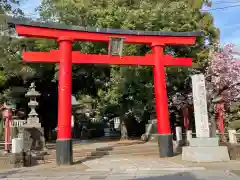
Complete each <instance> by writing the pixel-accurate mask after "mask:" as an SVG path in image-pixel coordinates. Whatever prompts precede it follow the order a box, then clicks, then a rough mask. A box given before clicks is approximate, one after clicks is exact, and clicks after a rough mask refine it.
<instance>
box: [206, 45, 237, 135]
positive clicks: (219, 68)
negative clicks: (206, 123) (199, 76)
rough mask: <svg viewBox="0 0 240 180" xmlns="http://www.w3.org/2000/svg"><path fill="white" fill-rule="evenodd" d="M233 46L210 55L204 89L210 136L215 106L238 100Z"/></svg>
mask: <svg viewBox="0 0 240 180" xmlns="http://www.w3.org/2000/svg"><path fill="white" fill-rule="evenodd" d="M233 48H234V45H233V44H228V45H226V46H224V48H222V49H220V50H219V51H215V52H213V53H211V54H210V62H209V66H208V68H207V70H206V87H207V91H208V106H209V115H210V123H211V133H212V135H214V134H215V132H216V125H215V124H216V121H215V120H216V116H217V115H216V104H219V103H221V102H222V103H224V104H225V105H228V106H231V104H232V103H233V102H236V101H239V100H240V78H239V77H240V63H239V62H238V60H237V59H236V58H234V56H233V51H232V50H233Z"/></svg>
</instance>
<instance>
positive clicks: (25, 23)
mask: <svg viewBox="0 0 240 180" xmlns="http://www.w3.org/2000/svg"><path fill="white" fill-rule="evenodd" d="M7 23H8V24H9V26H11V27H14V26H15V25H23V26H32V27H42V28H49V29H59V30H71V31H80V32H96V33H105V34H125V35H139V36H179V37H181V36H182V37H184V36H185V37H187V36H201V35H202V32H161V31H138V30H126V29H110V28H93V27H81V26H69V25H66V24H57V23H43V22H38V21H30V20H28V19H24V18H12V17H8V18H7Z"/></svg>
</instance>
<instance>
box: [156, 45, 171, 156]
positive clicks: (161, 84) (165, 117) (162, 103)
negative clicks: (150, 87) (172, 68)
mask: <svg viewBox="0 0 240 180" xmlns="http://www.w3.org/2000/svg"><path fill="white" fill-rule="evenodd" d="M163 47H164V46H162V45H159V44H152V53H153V56H154V63H155V66H153V73H154V74H153V76H154V91H155V98H156V115H157V128H158V133H159V134H158V145H159V151H160V157H171V156H173V143H172V134H171V128H170V121H169V113H168V98H167V91H166V77H165V70H164V56H163Z"/></svg>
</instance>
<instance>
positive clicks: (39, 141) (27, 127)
mask: <svg viewBox="0 0 240 180" xmlns="http://www.w3.org/2000/svg"><path fill="white" fill-rule="evenodd" d="M35 88H36V86H35V83H31V85H30V87H29V89H28V92H27V93H26V94H25V97H27V98H29V99H30V101H29V103H28V106H29V108H30V109H31V110H30V113H29V114H28V118H27V123H26V124H24V125H23V127H22V128H21V132H20V133H19V136H20V137H21V138H23V139H24V151H28V150H43V149H44V148H45V138H44V129H43V128H42V127H41V123H40V122H39V117H38V113H37V112H36V107H37V106H38V102H37V98H38V97H39V96H40V93H39V92H38V91H36V89H35Z"/></svg>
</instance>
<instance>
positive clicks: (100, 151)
mask: <svg viewBox="0 0 240 180" xmlns="http://www.w3.org/2000/svg"><path fill="white" fill-rule="evenodd" d="M112 150H113V146H108V147H101V148H96V151H94V152H90V154H89V155H88V156H87V157H85V158H83V159H81V160H79V161H76V162H74V164H80V163H83V162H86V161H89V160H94V159H98V158H102V157H103V156H107V155H109V154H110V153H109V152H110V151H112Z"/></svg>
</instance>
